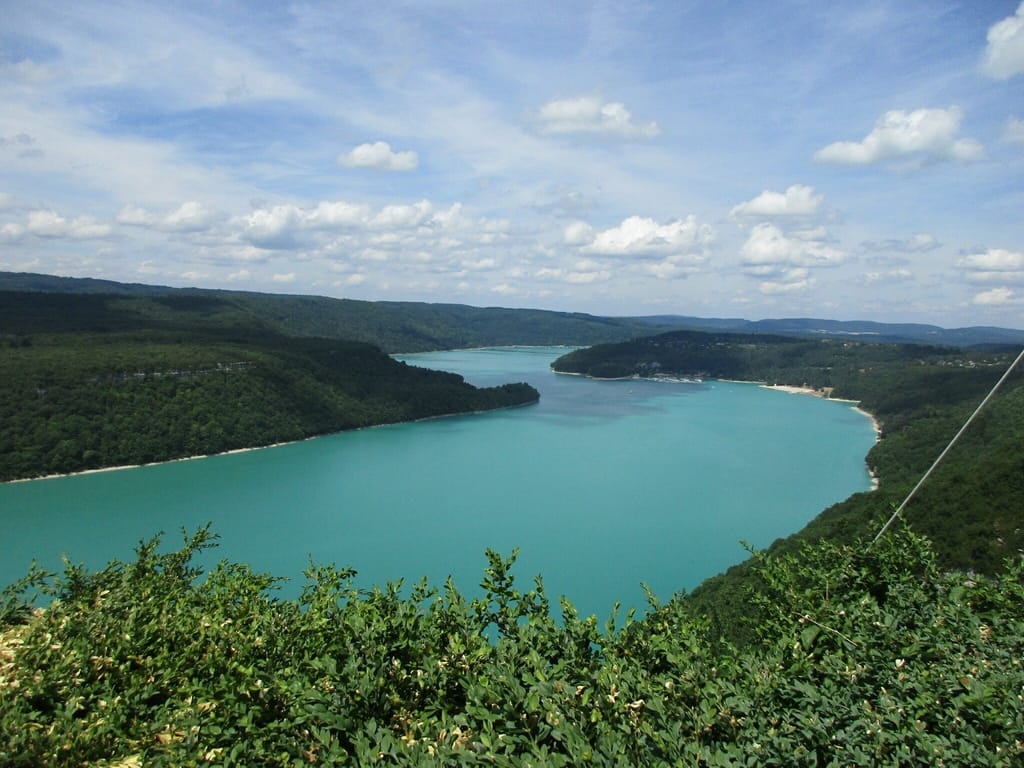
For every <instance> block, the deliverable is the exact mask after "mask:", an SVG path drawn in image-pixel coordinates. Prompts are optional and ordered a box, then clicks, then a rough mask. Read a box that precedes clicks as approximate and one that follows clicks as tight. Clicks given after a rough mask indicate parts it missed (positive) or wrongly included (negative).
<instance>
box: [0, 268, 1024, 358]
mask: <svg viewBox="0 0 1024 768" xmlns="http://www.w3.org/2000/svg"><path fill="white" fill-rule="evenodd" d="M0 290H6V291H29V292H42V293H76V294H77V293H92V294H108V295H124V296H135V297H155V296H170V295H203V296H209V297H217V298H221V299H223V300H225V301H226V302H231V303H232V304H233V305H234V307H235V309H236V310H238V311H243V312H247V313H251V316H252V317H253V318H258V319H259V320H261V321H263V322H267V323H269V324H270V325H271V326H272V327H274V328H275V329H276V330H278V331H280V332H282V333H287V334H293V335H300V336H321V337H325V338H345V339H352V340H355V341H367V342H370V343H373V344H377V345H378V346H380V347H381V348H382V349H384V350H385V351H388V352H415V351H425V350H433V349H445V348H449V349H451V348H458V347H475V346H490V345H496V346H497V345H509V344H537V345H557V344H569V345H590V344H596V343H601V342H611V341H626V340H629V339H631V338H634V337H638V336H647V335H650V334H652V333H657V332H659V331H667V330H706V331H731V332H743V333H767V334H776V335H788V336H802V337H806V336H812V337H813V336H836V337H843V336H855V337H857V338H859V339H862V340H865V341H870V340H878V341H904V342H916V343H926V344H942V345H953V346H961V347H968V346H984V345H1001V344H1009V345H1016V346H1019V345H1022V344H1024V330H1016V329H1010V328H995V327H986V326H976V327H969V328H954V329H946V328H941V327H939V326H936V325H925V324H920V323H877V322H872V321H866V320H850V321H843V320H825V319H815V318H781V319H765V320H745V319H742V318H700V317H691V316H686V315H652V316H646V317H602V316H598V315H589V314H585V313H580V312H556V311H551V310H539V309H509V308H501V307H472V306H468V305H464V304H431V303H427V302H413V301H409V302H395V301H360V300H355V299H333V298H327V297H323V296H299V295H287V294H270V293H254V292H249V291H226V290H213V289H204V288H171V287H168V286H156V285H145V284H141V283H119V282H115V281H112V280H100V279H95V278H75V277H57V276H54V275H41V274H34V273H28V272H0Z"/></svg>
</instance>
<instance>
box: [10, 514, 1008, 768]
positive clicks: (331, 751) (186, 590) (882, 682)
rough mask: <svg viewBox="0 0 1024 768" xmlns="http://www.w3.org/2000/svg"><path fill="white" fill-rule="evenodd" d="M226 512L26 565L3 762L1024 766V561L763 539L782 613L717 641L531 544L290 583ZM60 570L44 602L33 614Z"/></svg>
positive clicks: (670, 610)
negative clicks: (959, 559) (222, 521)
mask: <svg viewBox="0 0 1024 768" xmlns="http://www.w3.org/2000/svg"><path fill="white" fill-rule="evenodd" d="M214 538H215V537H213V536H212V534H210V532H209V530H207V529H202V530H200V531H197V532H196V533H195V534H193V535H191V536H187V537H186V538H185V542H184V545H183V546H182V548H181V549H179V550H177V551H174V552H171V553H160V552H159V547H160V543H159V539H154V540H152V541H149V542H145V543H142V544H140V546H139V547H138V549H137V552H136V558H135V560H134V561H132V562H127V563H121V562H113V563H111V564H109V565H108V566H107V567H106V568H104V569H102V570H100V571H98V572H95V573H86V572H85V571H84V570H83V569H81V568H79V567H76V566H73V565H70V564H69V565H68V566H67V567H66V568H65V571H64V573H63V574H62V575H60V576H46V575H44V574H38V573H33V574H30V578H28V579H26V580H24V581H23V582H21V583H19V584H17V585H14V586H13V587H11V588H9V589H8V590H7V591H6V592H5V594H4V598H5V600H6V602H5V605H6V606H7V608H6V609H5V610H4V612H3V614H2V621H3V630H2V631H3V635H2V641H0V646H2V650H0V653H2V659H3V662H2V663H3V666H2V671H0V734H2V739H3V741H2V743H0V763H3V764H4V765H11V766H21V765H24V766H30V765H31V766H38V765H82V764H94V765H103V764H106V765H115V764H116V765H122V766H123V765H132V764H146V765H201V764H207V763H215V764H219V765H281V766H284V765H289V766H298V765H309V764H315V765H353V764H364V763H369V762H384V763H391V764H402V765H415V764H430V765H465V764H477V763H480V764H487V765H510V766H513V765H578V764H594V765H621V764H680V765H683V764H685V765H707V766H712V765H787V766H788V765H852V764H886V765H968V764H969V765H1012V764H1018V761H1019V760H1021V758H1022V757H1024V754H1022V752H1024V744H1022V734H1024V704H1022V701H1021V697H1020V692H1021V690H1022V687H1024V669H1022V663H1021V659H1024V573H1022V569H1021V567H1020V565H1019V564H1016V565H1013V566H1010V567H1008V568H1007V569H1006V570H1005V572H1004V573H1002V574H1001V575H1000V576H999V577H998V578H989V579H968V578H966V577H965V576H963V575H962V574H955V573H943V572H941V571H940V570H939V569H938V568H937V567H936V566H935V558H934V555H933V553H932V551H931V547H930V545H929V543H928V542H927V541H926V540H924V539H922V538H919V537H915V536H913V535H912V534H910V533H908V532H906V531H901V532H894V533H893V534H891V535H890V536H889V537H888V538H887V539H883V540H882V541H880V542H879V543H878V544H876V545H874V546H873V547H867V546H866V545H864V544H863V543H861V544H858V545H857V546H839V545H835V544H828V543H819V544H815V545H812V546H808V547H806V548H804V549H803V550H802V551H801V552H800V553H799V554H798V555H795V556H778V557H776V556H768V555H763V554H762V555H758V559H757V565H756V567H757V568H758V570H759V571H760V575H761V581H762V582H763V584H764V585H765V587H764V592H763V593H761V594H760V595H759V596H756V597H752V599H756V600H758V601H759V602H760V603H761V607H762V610H763V615H764V616H765V617H766V618H765V620H764V621H763V622H762V623H760V624H759V625H758V627H757V628H756V634H757V637H758V642H757V644H755V645H754V646H752V647H750V648H749V649H745V650H742V651H741V650H737V649H732V648H729V647H725V648H721V647H718V646H713V645H712V644H711V643H710V642H709V640H708V634H709V633H708V628H707V625H706V622H705V621H704V620H702V619H698V618H694V617H693V616H692V615H691V614H690V613H689V612H688V609H687V608H686V607H685V605H684V604H683V603H682V602H679V601H672V602H669V603H667V604H664V605H662V604H659V603H658V601H657V599H656V598H655V597H654V596H653V595H652V596H650V605H649V610H648V613H647V615H646V616H645V617H644V618H642V619H640V620H637V619H636V618H635V617H634V616H632V615H630V616H627V617H625V619H624V620H622V621H617V620H616V619H615V617H614V612H613V617H612V618H611V619H609V620H608V622H607V623H606V624H605V625H604V626H599V624H598V622H597V619H596V618H595V617H589V618H581V617H579V616H578V615H577V614H576V612H575V610H574V608H573V607H572V605H571V604H570V603H569V602H568V601H566V600H563V601H562V603H561V610H560V616H561V618H560V619H559V620H556V619H555V618H553V617H552V613H553V611H552V606H551V604H550V601H549V599H548V598H547V596H546V594H545V592H544V588H543V584H542V582H541V581H540V580H539V579H537V580H536V581H535V583H534V584H533V585H532V588H530V589H529V590H527V591H525V592H523V591H520V590H519V589H518V588H517V586H516V582H515V579H514V578H513V575H512V567H513V563H514V560H515V553H513V555H512V556H511V557H508V558H504V557H502V556H500V555H498V554H496V553H494V552H488V553H487V558H488V563H487V567H486V569H485V573H484V579H483V582H482V585H481V586H482V587H483V595H482V596H481V597H480V598H477V599H474V600H467V599H466V598H465V597H463V596H462V595H461V594H459V592H458V591H456V590H455V589H454V587H453V586H452V585H451V584H450V583H449V584H447V585H445V586H444V587H443V588H442V589H440V590H436V589H432V588H430V587H428V586H427V585H426V584H425V583H420V584H418V585H416V586H415V587H414V588H413V589H412V590H411V591H410V592H409V593H408V595H407V596H403V590H402V589H401V587H400V585H399V584H390V585H387V586H385V587H383V588H379V589H374V590H370V591H360V590H356V589H355V588H353V587H352V577H353V575H354V573H353V572H352V571H350V570H344V569H337V568H334V567H330V566H317V565H310V567H309V569H308V570H307V573H306V576H307V584H306V586H305V589H304V590H303V592H302V595H301V597H300V598H299V599H298V600H294V601H285V600H279V599H277V598H275V597H274V587H275V584H276V580H275V579H274V578H273V577H270V576H267V575H264V574H258V573H254V572H252V571H251V570H250V569H249V568H248V567H246V566H244V565H240V564H236V563H227V562H224V563H221V564H220V565H218V566H217V567H216V568H215V569H214V570H213V571H212V572H211V573H209V574H208V575H205V576H204V575H203V574H201V573H200V572H199V570H198V569H197V568H196V567H195V566H194V565H192V559H193V556H194V555H195V554H196V553H197V552H199V551H201V550H203V549H205V548H207V547H210V546H212V545H213V544H214V543H215V540H214ZM40 584H42V585H43V586H42V589H43V592H42V595H41V596H42V597H43V598H44V599H48V600H50V602H49V603H48V604H47V606H46V607H45V609H44V610H36V611H34V612H31V613H30V612H28V611H27V610H26V607H27V605H28V603H29V602H30V601H29V596H30V595H31V594H32V590H33V589H35V588H38V587H39V585H40Z"/></svg>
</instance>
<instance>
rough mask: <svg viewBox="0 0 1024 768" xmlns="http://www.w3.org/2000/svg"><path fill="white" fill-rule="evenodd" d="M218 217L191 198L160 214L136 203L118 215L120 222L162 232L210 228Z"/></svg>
mask: <svg viewBox="0 0 1024 768" xmlns="http://www.w3.org/2000/svg"><path fill="white" fill-rule="evenodd" d="M216 219H217V216H216V214H214V212H213V211H211V210H209V209H208V208H206V207H205V206H204V205H203V204H202V203H200V202H197V201H195V200H189V201H188V202H185V203H182V204H181V205H180V206H179V207H178V208H177V209H175V210H173V211H170V212H169V213H166V214H163V215H159V214H155V213H152V212H151V211H148V210H146V209H145V208H140V207H138V206H134V205H126V206H125V207H124V208H122V209H121V212H120V213H119V214H118V215H117V221H118V223H119V224H127V225H129V226H136V227H147V228H151V229H157V230H160V231H161V232H199V231H202V230H205V229H208V228H209V227H210V226H211V225H212V224H213V223H214V222H215V221H216Z"/></svg>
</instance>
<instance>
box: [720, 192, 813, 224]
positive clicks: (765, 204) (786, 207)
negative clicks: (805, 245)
mask: <svg viewBox="0 0 1024 768" xmlns="http://www.w3.org/2000/svg"><path fill="white" fill-rule="evenodd" d="M824 200H825V196H824V195H819V194H815V192H814V188H813V187H808V186H804V185H803V184H794V185H792V186H791V187H789V189H787V190H786V191H785V192H773V191H771V190H768V189H766V190H765V191H764V192H762V193H761V194H760V195H758V196H757V197H755V198H754V199H753V200H748V201H747V202H745V203H740V204H739V205H737V206H736V207H734V208H733V209H732V213H731V215H732V216H735V217H755V216H768V217H774V216H814V215H816V214H817V213H818V211H819V210H820V209H821V204H822V202H823V201H824Z"/></svg>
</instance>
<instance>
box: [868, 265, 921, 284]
mask: <svg viewBox="0 0 1024 768" xmlns="http://www.w3.org/2000/svg"><path fill="white" fill-rule="evenodd" d="M913 278H914V273H913V272H911V271H910V270H909V269H903V268H902V267H900V268H897V269H890V270H889V271H888V272H865V273H864V282H865V283H880V282H882V281H886V282H890V283H902V282H906V281H907V280H912V279H913Z"/></svg>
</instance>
